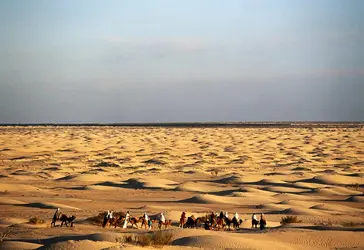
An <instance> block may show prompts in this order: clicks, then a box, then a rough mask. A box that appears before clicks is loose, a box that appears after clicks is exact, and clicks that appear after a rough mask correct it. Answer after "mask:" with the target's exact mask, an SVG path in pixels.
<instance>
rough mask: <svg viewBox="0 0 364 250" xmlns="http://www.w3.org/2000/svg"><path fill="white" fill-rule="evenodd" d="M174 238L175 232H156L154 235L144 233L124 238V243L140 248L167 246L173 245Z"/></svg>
mask: <svg viewBox="0 0 364 250" xmlns="http://www.w3.org/2000/svg"><path fill="white" fill-rule="evenodd" d="M173 236H174V232H173V231H156V232H152V233H144V234H139V235H135V236H134V237H133V236H132V235H128V236H125V237H124V242H125V243H129V244H136V245H140V246H143V247H145V246H165V245H168V244H169V243H171V241H172V238H173Z"/></svg>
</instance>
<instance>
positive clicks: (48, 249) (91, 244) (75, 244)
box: [39, 240, 120, 250]
mask: <svg viewBox="0 0 364 250" xmlns="http://www.w3.org/2000/svg"><path fill="white" fill-rule="evenodd" d="M119 245H120V244H118V243H112V242H107V241H91V240H78V241H73V240H69V241H62V242H58V243H54V244H50V245H47V246H43V247H40V248H39V250H58V249H62V250H68V249H69V250H84V249H90V250H101V249H109V248H111V247H114V246H119Z"/></svg>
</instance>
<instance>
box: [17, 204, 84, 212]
mask: <svg viewBox="0 0 364 250" xmlns="http://www.w3.org/2000/svg"><path fill="white" fill-rule="evenodd" d="M19 206H25V207H36V208H47V209H57V208H63V209H69V210H79V208H77V207H72V206H68V205H64V204H59V203H53V202H32V203H27V204H20V205H19Z"/></svg>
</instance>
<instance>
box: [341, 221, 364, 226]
mask: <svg viewBox="0 0 364 250" xmlns="http://www.w3.org/2000/svg"><path fill="white" fill-rule="evenodd" d="M341 225H342V226H344V227H357V226H363V225H364V223H363V222H355V221H349V222H344V223H342V224H341Z"/></svg>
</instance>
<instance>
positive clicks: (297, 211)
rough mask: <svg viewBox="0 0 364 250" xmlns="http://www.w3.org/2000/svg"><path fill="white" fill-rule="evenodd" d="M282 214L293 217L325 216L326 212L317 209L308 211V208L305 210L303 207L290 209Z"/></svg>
mask: <svg viewBox="0 0 364 250" xmlns="http://www.w3.org/2000/svg"><path fill="white" fill-rule="evenodd" d="M280 213H282V214H292V215H324V214H325V212H324V211H318V210H315V209H308V208H303V207H293V208H288V209H285V210H283V211H281V212H280Z"/></svg>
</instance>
